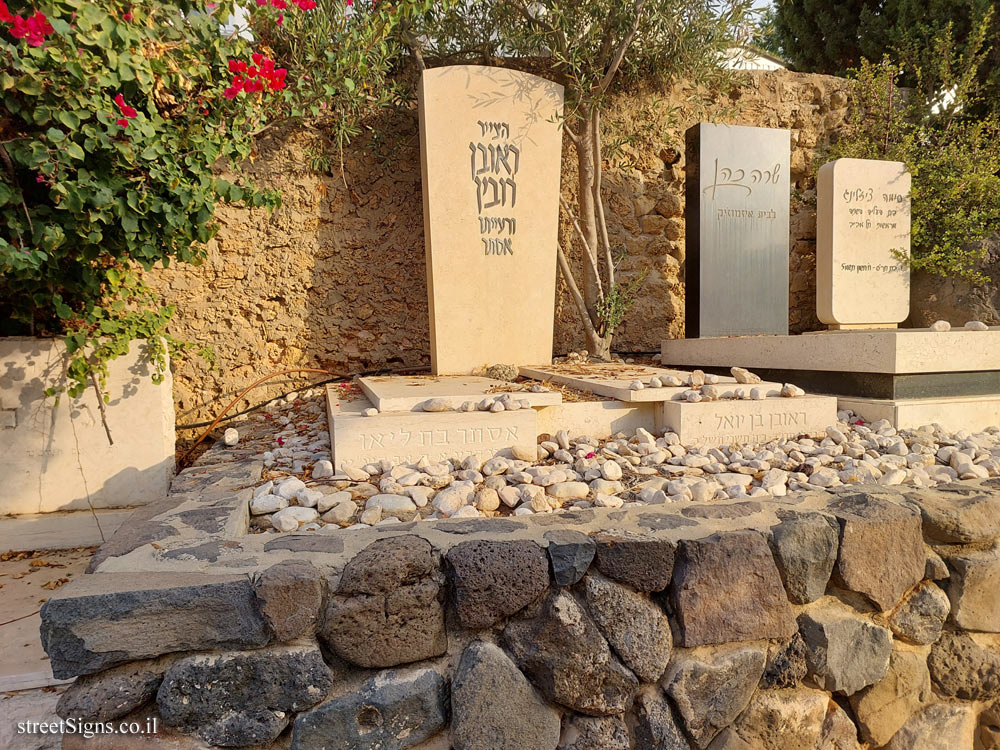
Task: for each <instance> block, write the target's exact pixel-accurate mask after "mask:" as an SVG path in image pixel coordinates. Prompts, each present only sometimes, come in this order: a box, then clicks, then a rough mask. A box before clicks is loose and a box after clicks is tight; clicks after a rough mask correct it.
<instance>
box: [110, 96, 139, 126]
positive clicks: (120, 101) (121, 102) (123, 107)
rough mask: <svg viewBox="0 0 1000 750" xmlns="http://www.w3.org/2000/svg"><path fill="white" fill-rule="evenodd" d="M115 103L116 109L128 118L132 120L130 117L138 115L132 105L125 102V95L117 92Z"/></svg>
mask: <svg viewBox="0 0 1000 750" xmlns="http://www.w3.org/2000/svg"><path fill="white" fill-rule="evenodd" d="M115 104H116V105H118V109H119V110H120V111H121V113H122V114H123V115H125V116H126V117H127V118H128V119H130V120H132V119H134V118H136V117H138V116H139V113H138V112H136V111H135V109H133V108H132V107H130V106H129V105H127V104H126V103H125V95H124V94H121V93H119V94H118V95H117V96H115Z"/></svg>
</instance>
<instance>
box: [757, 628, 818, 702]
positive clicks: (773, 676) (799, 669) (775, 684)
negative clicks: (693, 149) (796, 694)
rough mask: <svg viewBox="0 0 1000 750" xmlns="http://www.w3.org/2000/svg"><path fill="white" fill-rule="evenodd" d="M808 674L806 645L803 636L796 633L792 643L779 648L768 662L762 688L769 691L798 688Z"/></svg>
mask: <svg viewBox="0 0 1000 750" xmlns="http://www.w3.org/2000/svg"><path fill="white" fill-rule="evenodd" d="M808 673H809V666H808V664H807V663H806V644H805V642H804V641H803V640H802V636H801V635H799V634H798V633H796V634H795V635H793V636H792V638H791V640H790V641H788V642H787V643H783V644H782V645H781V646H780V647H778V648H777V650H775V652H774V654H773V655H772V656H771V658H770V659H769V660H768V662H767V666H766V667H765V668H764V675H763V677H761V679H760V686H761V687H762V688H767V689H770V688H792V687H798V685H799V683H800V682H802V680H804V679H805V678H806V675H807V674H808Z"/></svg>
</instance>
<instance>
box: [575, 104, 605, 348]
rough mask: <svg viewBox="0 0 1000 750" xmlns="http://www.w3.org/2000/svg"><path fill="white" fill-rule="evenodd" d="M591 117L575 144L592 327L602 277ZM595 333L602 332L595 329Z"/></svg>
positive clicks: (586, 291) (585, 293) (585, 289)
mask: <svg viewBox="0 0 1000 750" xmlns="http://www.w3.org/2000/svg"><path fill="white" fill-rule="evenodd" d="M593 124H594V118H593V116H592V115H588V117H587V119H586V120H585V121H584V124H583V125H582V126H581V127H582V130H581V131H580V132H579V133H577V135H578V137H579V140H578V142H577V143H575V144H574V146H575V148H576V156H577V169H578V173H579V176H578V179H579V184H578V190H577V200H578V201H579V204H580V212H579V219H580V224H581V234H582V239H583V241H584V245H585V246H584V247H583V252H584V253H589V254H590V257H589V258H588V261H587V262H585V263H584V264H583V298H584V301H585V302H586V303H587V312H588V313H589V314H590V319H591V321H593V323H594V325H595V327H596V326H598V324H599V321H598V319H597V303H598V302H600V300H601V291H602V289H601V287H602V285H601V280H600V277H599V276H598V265H597V264H598V259H597V249H598V247H600V244H599V243H600V237H599V235H598V231H597V207H596V205H595V204H594V181H595V180H596V179H597V170H596V168H595V164H594V149H593V144H594V139H593ZM598 333H603V331H600V330H598Z"/></svg>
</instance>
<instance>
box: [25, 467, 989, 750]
mask: <svg viewBox="0 0 1000 750" xmlns="http://www.w3.org/2000/svg"><path fill="white" fill-rule="evenodd" d="M260 470H261V463H260V461H258V460H255V459H248V460H245V461H243V462H240V463H238V464H219V465H202V466H197V467H193V468H191V469H188V470H185V471H184V472H182V473H181V474H180V475H178V477H177V479H176V480H175V493H176V495H175V497H174V498H173V499H171V500H169V501H168V503H170V502H172V503H174V504H175V505H176V507H175V508H174V510H173V511H172V515H170V514H169V513H167V514H162V515H161V516H159V517H158V518H160V519H165V520H159V521H157V520H155V519H153V518H148V519H147V520H146V521H145V522H144V523H137V524H136V525H134V526H133V527H131V528H130V529H128V535H131V536H132V537H133V538H132V539H131V542H132V543H131V544H124V546H123V542H122V540H119V537H116V538H115V540H112V542H111V543H110V545H106V547H107V553H108V554H107V555H104V556H103V560H102V561H101V562H99V563H98V564H97V566H96V572H94V573H89V574H88V575H86V576H83V577H82V578H81V579H80V580H75V581H74V582H73V583H71V584H70V585H69V586H66V587H64V588H63V589H60V590H59V591H58V592H55V593H54V595H53V596H52V598H51V599H50V600H49V601H48V602H47V603H46V604H45V606H44V607H43V608H42V612H41V616H42V628H41V634H42V642H43V644H44V646H45V648H46V651H47V653H48V655H49V657H50V659H51V664H52V669H53V673H54V674H55V675H56V677H60V678H67V677H74V676H79V679H77V681H76V682H75V683H74V685H73V686H71V687H70V688H69V689H68V690H67V692H66V693H65V694H64V695H63V696H62V698H61V700H60V702H59V706H58V708H57V711H58V713H59V714H60V716H62V717H64V718H69V717H73V718H75V719H77V720H81V721H82V720H87V721H101V722H105V721H117V720H119V719H122V720H125V721H139V722H140V723H145V719H146V718H147V717H158V718H159V720H160V726H161V734H160V735H158V737H157V738H156V739H155V741H153V742H151V744H150V747H166V746H170V747H177V746H183V747H188V746H192V747H193V746H194V744H191V743H194V742H196V741H195V740H194V739H193V738H190V737H187V738H185V737H183V735H185V734H187V735H197V737H199V738H200V739H201V740H203V741H205V742H207V743H208V745H209V746H226V747H245V746H254V747H259V748H272V750H276V749H277V748H289V747H290V748H291V749H292V750H315V748H321V747H326V748H335V747H336V748H375V747H379V748H393V749H394V750H404V749H405V748H411V747H412V748H415V749H416V750H446V748H461V749H462V750H650V749H651V748H671V749H672V750H695V749H696V748H697V749H698V750H705V748H709V749H710V750H722V749H728V750H760V749H763V748H767V750H805V749H807V748H809V749H812V750H864V749H865V748H876V747H877V748H886V749H887V750H931V749H932V748H933V749H934V750H997V748H1000V598H998V588H997V585H996V583H997V580H998V577H1000V549H998V544H1000V523H998V521H997V519H998V517H1000V516H998V514H997V511H998V505H1000V491H998V490H997V489H996V480H994V479H987V480H978V481H972V482H962V483H955V484H951V485H943V486H941V487H937V488H934V489H919V488H899V487H882V486H878V485H864V486H859V487H857V488H851V489H852V491H850V492H841V493H816V494H814V495H807V496H800V497H799V498H797V499H796V502H784V501H783V500H785V499H783V498H777V499H775V500H767V499H762V498H758V499H754V500H740V501H734V502H716V503H708V504H705V503H686V504H681V503H674V504H666V505H659V506H642V507H638V508H635V507H633V508H622V509H617V510H614V509H599V508H595V509H587V510H585V511H579V512H574V513H566V514H558V515H544V514H539V515H537V516H522V517H518V518H511V519H465V520H456V519H451V520H443V521H428V522H422V523H415V524H402V523H401V524H397V525H395V526H394V527H388V526H385V527H380V528H372V529H365V530H360V531H352V532H344V531H337V532H334V533H332V534H324V533H320V532H307V533H303V534H293V535H257V536H249V537H247V536H239V535H238V534H236V535H233V533H232V530H228V531H227V530H223V529H222V528H221V527H222V526H227V525H228V524H227V523H226V522H225V520H224V519H225V518H227V517H228V518H230V519H232V518H242V519H243V522H242V528H243V529H244V530H245V528H246V512H247V501H248V498H249V494H250V491H251V488H252V486H253V484H254V483H255V482H256V481H259V478H260ZM239 487H244V488H245V489H243V490H239V489H237V488H239ZM177 503H180V505H177ZM192 505H194V506H195V507H191V506H192ZM182 507H183V508H187V509H186V510H180V508H182ZM216 511H222V513H221V515H219V513H218V512H216ZM174 522H176V525H175V526H170V527H169V528H168V524H169V523H174ZM171 529H172V532H171ZM182 529H186V530H183V531H182ZM168 532H170V533H168ZM151 539H155V540H158V542H155V543H150V540H151ZM124 541H125V542H128V541H129V540H124ZM137 545H138V546H137ZM104 551H105V549H104V548H102V552H104ZM151 560H152V561H153V564H152V566H151V565H150V561H151ZM81 743H82V741H81V740H75V739H74V737H72V736H71V737H68V738H67V743H66V744H65V745H64V747H66V748H67V750H72V749H73V748H77V747H89V745H83V744H81ZM197 746H198V747H204V746H203V745H200V744H199V745H197Z"/></svg>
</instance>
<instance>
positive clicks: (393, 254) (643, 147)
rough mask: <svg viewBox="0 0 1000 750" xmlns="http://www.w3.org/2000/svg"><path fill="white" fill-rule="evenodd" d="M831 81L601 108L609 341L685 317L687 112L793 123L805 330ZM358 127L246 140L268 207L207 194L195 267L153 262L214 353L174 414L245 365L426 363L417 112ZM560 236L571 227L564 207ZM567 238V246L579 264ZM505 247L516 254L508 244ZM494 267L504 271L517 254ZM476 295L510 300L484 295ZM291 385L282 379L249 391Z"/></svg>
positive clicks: (664, 330) (567, 174) (663, 329)
mask: <svg viewBox="0 0 1000 750" xmlns="http://www.w3.org/2000/svg"><path fill="white" fill-rule="evenodd" d="M847 86H848V83H847V81H845V80H844V79H840V78H834V77H831V76H821V75H811V74H800V73H791V72H787V71H766V72H765V71H761V72H752V73H748V74H747V78H746V84H745V85H743V86H742V87H740V88H738V89H735V90H733V91H731V92H723V93H720V94H719V96H718V97H717V99H716V101H715V103H714V104H712V105H710V106H699V107H695V106H693V105H692V104H691V100H692V98H693V96H692V95H693V94H694V93H695V92H693V91H692V90H691V89H689V88H686V87H684V86H678V87H677V88H675V89H673V90H670V91H654V90H640V91H632V92H628V93H624V94H621V95H619V96H617V97H616V98H615V99H614V101H612V102H611V104H610V105H609V106H608V107H607V109H606V114H605V117H604V121H603V134H604V143H605V145H606V148H605V162H604V195H605V198H606V203H607V207H608V216H607V218H608V225H609V227H608V228H609V236H610V239H611V242H612V244H613V245H614V246H615V248H616V250H622V249H623V250H625V251H627V256H626V258H625V260H624V261H623V262H622V264H621V267H620V274H619V278H620V279H622V280H627V279H629V278H634V277H635V276H636V275H637V274H639V273H641V272H643V271H644V270H646V271H648V276H647V278H646V282H645V284H644V286H643V288H642V290H641V293H640V296H639V301H638V302H637V304H636V305H635V306H634V307H633V308H632V309H631V311H630V312H629V314H628V316H627V317H626V319H625V321H624V323H623V325H622V327H621V329H620V331H619V336H618V338H617V343H616V348H619V349H623V350H628V351H636V350H639V351H659V348H660V343H661V341H662V340H663V339H666V338H670V337H678V336H682V335H683V331H684V284H683V279H684V266H685V256H684V233H685V225H684V218H683V216H684V189H683V181H684V162H683V152H684V148H683V142H684V141H683V134H684V130H685V129H686V128H687V127H688V126H690V125H691V124H693V123H695V122H698V121H699V120H706V119H710V120H713V121H718V122H729V123H734V124H744V125H757V126H763V127H775V128H788V129H790V130H791V139H792V152H791V180H792V197H791V201H792V218H791V230H790V234H791V238H790V239H791V242H790V270H791V276H790V290H789V302H790V309H791V313H790V318H791V319H790V323H791V328H792V330H793V331H802V330H809V329H812V328H817V327H819V322H818V320H817V319H816V317H815V272H814V269H815V236H816V228H815V212H814V210H813V209H812V208H811V205H810V197H811V196H812V195H813V194H814V185H813V177H812V175H813V172H814V165H813V162H814V161H815V159H816V158H817V157H818V156H819V155H820V154H821V152H822V149H823V147H824V146H825V145H826V144H827V143H828V142H829V140H830V139H831V138H834V137H836V134H837V132H838V129H839V128H840V127H841V126H842V125H843V122H844V119H845V116H846V114H847V101H848V98H847ZM372 127H373V132H374V133H375V134H376V135H375V136H372V137H367V138H359V139H358V140H357V141H356V142H355V144H354V145H353V146H352V147H350V148H348V149H347V150H346V152H345V153H344V161H343V165H342V171H341V164H340V163H339V159H338V157H337V154H336V151H335V150H334V149H333V147H332V146H331V145H330V144H329V143H328V142H326V141H325V140H324V139H323V138H322V137H321V135H320V134H318V133H317V132H316V131H314V130H308V129H295V130H287V131H284V132H280V133H272V134H271V135H269V136H268V137H266V138H264V139H263V140H262V141H261V142H260V143H259V144H258V147H257V148H258V151H257V153H255V154H254V158H253V159H252V160H251V161H250V162H249V163H248V164H247V165H246V167H245V170H246V173H247V176H249V177H250V178H252V179H253V180H255V181H256V182H257V183H258V184H259V185H261V186H263V187H270V188H276V189H278V190H280V191H281V193H282V195H283V202H282V205H281V207H280V208H279V209H277V210H276V211H275V212H274V213H273V214H268V213H267V212H266V211H264V210H262V209H258V210H244V209H236V208H230V207H223V208H221V209H220V211H219V221H220V223H221V231H220V233H219V235H218V237H217V238H216V240H214V241H213V242H212V243H210V245H209V248H208V251H209V252H208V259H207V260H206V261H205V263H203V264H202V265H201V266H197V267H193V266H183V265H181V266H172V267H171V268H169V269H166V270H158V271H156V272H155V273H153V274H151V276H150V281H151V283H152V284H153V286H154V288H156V289H157V290H158V291H159V292H160V293H161V294H162V296H163V298H164V299H165V300H166V301H167V302H169V303H171V304H175V305H176V306H177V314H176V316H175V319H174V322H173V324H172V327H171V330H172V332H173V333H174V334H176V335H177V336H179V337H181V338H184V339H187V340H190V341H195V342H198V343H199V344H209V345H211V347H212V348H213V350H214V352H215V355H216V360H215V362H214V364H212V365H210V364H208V363H206V362H205V361H203V360H201V359H198V358H191V359H189V360H187V361H184V362H179V363H177V364H176V369H175V377H174V389H175V390H174V392H175V396H176V401H177V410H178V417H179V419H178V421H179V422H180V423H181V424H184V423H186V422H191V421H196V420H200V419H206V418H210V417H212V416H214V415H215V412H216V411H217V410H218V408H219V403H218V402H219V401H220V400H221V399H223V398H225V399H226V400H227V401H228V400H229V399H230V398H232V397H233V396H235V395H236V393H237V392H238V391H240V390H241V389H242V388H243V387H245V386H247V385H249V384H250V383H252V382H253V381H254V380H256V379H257V378H258V377H260V376H261V375H264V374H266V373H268V372H273V371H277V370H281V369H285V368H288V367H296V366H321V367H329V368H333V369H335V370H337V371H341V372H358V371H362V370H367V369H371V368H378V367H385V366H390V367H391V366H400V365H408V366H412V365H420V364H428V363H429V341H428V320H427V289H426V282H425V270H424V237H423V209H422V202H421V177H420V159H419V142H418V131H417V117H416V110H415V108H414V109H409V110H407V109H404V110H400V111H398V112H395V113H392V114H390V115H386V116H385V117H384V118H383V119H382V120H381V121H379V122H377V123H373V125H372ZM562 186H563V194H564V195H565V196H566V197H567V198H570V199H571V198H572V196H573V195H575V193H576V192H577V185H576V164H575V160H574V158H573V151H572V148H571V146H570V144H568V143H564V147H563V175H562ZM560 233H561V237H562V241H563V242H564V244H566V245H567V246H572V245H574V243H575V242H576V239H575V238H576V233H575V230H574V229H573V226H572V224H571V222H570V220H569V218H568V216H567V215H565V213H564V214H563V216H562V224H561V227H560ZM578 252H579V248H578V247H575V248H573V249H572V253H573V254H574V256H575V257H576V262H579V260H580V259H579V256H578ZM514 260H515V261H516V259H514ZM498 273H517V268H516V265H511V266H510V268H503V269H499V268H498ZM482 304H483V305H495V306H503V305H513V304H519V301H518V300H516V299H493V298H491V297H490V296H489V293H488V292H487V293H485V294H484V296H483V302H482ZM576 316H577V312H576V309H575V307H574V305H573V302H572V300H571V298H570V296H569V293H568V291H567V289H566V286H565V283H563V282H562V281H560V282H559V289H558V294H557V300H556V330H555V341H554V344H555V350H556V352H557V353H558V352H566V351H568V350H571V349H578V348H581V347H582V346H583V345H584V340H583V338H582V336H581V333H580V331H581V329H580V325H579V323H578V319H577V317H576ZM283 390H289V388H288V387H287V384H286V383H281V382H280V381H279V382H278V383H275V384H272V385H269V386H267V387H263V388H261V389H260V390H259V391H257V392H255V393H254V394H252V395H251V397H250V400H251V401H252V402H254V403H256V402H258V401H259V400H261V397H262V395H264V394H268V395H272V394H274V393H278V392H281V391H283Z"/></svg>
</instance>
